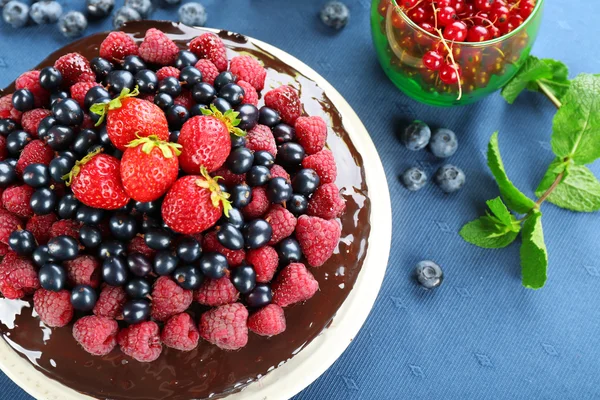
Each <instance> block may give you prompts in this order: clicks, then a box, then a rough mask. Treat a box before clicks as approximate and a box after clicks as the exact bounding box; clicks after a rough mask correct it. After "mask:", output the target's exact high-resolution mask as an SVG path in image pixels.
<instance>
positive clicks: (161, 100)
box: [154, 93, 175, 110]
mask: <svg viewBox="0 0 600 400" xmlns="http://www.w3.org/2000/svg"><path fill="white" fill-rule="evenodd" d="M154 104H156V105H157V106H159V107H160V108H161V110H168V109H169V108H170V107H171V106H172V105H173V104H175V103H174V101H173V97H171V95H168V94H167V93H157V94H156V96H154Z"/></svg>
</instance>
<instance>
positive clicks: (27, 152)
mask: <svg viewBox="0 0 600 400" xmlns="http://www.w3.org/2000/svg"><path fill="white" fill-rule="evenodd" d="M53 158H54V151H53V150H52V148H51V147H50V146H48V145H47V144H46V143H44V142H43V141H41V140H39V139H36V140H32V141H31V142H29V143H27V144H26V145H25V148H23V151H22V152H21V155H20V156H19V161H17V166H16V167H15V170H16V171H17V174H19V176H21V175H23V171H24V170H25V167H27V166H28V165H30V164H36V163H39V164H44V165H50V161H52V159H53Z"/></svg>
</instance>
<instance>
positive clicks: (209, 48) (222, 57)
mask: <svg viewBox="0 0 600 400" xmlns="http://www.w3.org/2000/svg"><path fill="white" fill-rule="evenodd" d="M190 51H191V52H192V53H194V54H195V55H197V56H198V57H199V58H206V59H208V60H210V61H211V62H212V63H213V64H214V65H215V67H217V69H218V70H219V71H225V70H226V69H227V50H225V45H224V44H223V42H222V41H221V39H220V38H219V37H218V36H217V35H215V34H214V33H210V32H207V33H203V34H202V35H200V36H198V37H196V38H194V40H192V41H191V42H190Z"/></svg>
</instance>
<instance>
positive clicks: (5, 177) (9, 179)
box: [0, 161, 17, 187]
mask: <svg viewBox="0 0 600 400" xmlns="http://www.w3.org/2000/svg"><path fill="white" fill-rule="evenodd" d="M16 180H17V172H16V171H15V167H13V166H12V165H10V164H9V163H8V162H6V161H0V187H7V186H9V185H11V184H12V183H13V182H15V181H16Z"/></svg>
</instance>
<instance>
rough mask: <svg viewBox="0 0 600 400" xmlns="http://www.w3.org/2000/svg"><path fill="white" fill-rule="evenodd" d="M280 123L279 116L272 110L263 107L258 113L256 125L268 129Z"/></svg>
mask: <svg viewBox="0 0 600 400" xmlns="http://www.w3.org/2000/svg"><path fill="white" fill-rule="evenodd" d="M280 122H281V116H280V115H279V113H278V112H277V111H275V110H273V109H272V108H269V107H267V106H263V107H261V108H260V110H259V111H258V123H259V124H262V125H266V126H268V127H270V128H272V127H274V126H275V125H277V124H279V123H280Z"/></svg>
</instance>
